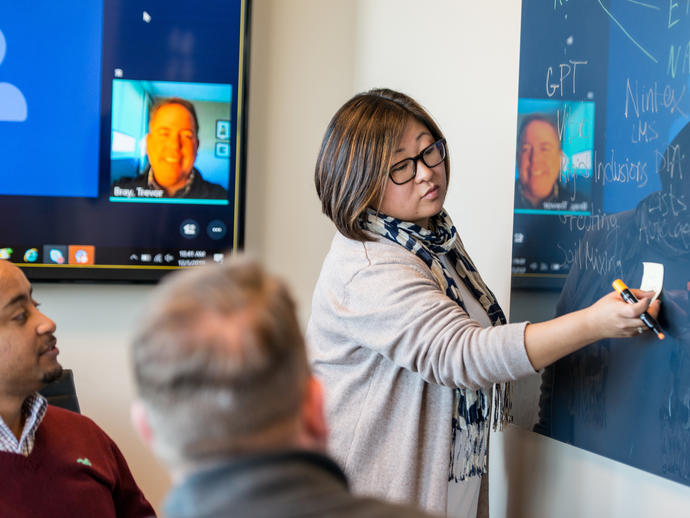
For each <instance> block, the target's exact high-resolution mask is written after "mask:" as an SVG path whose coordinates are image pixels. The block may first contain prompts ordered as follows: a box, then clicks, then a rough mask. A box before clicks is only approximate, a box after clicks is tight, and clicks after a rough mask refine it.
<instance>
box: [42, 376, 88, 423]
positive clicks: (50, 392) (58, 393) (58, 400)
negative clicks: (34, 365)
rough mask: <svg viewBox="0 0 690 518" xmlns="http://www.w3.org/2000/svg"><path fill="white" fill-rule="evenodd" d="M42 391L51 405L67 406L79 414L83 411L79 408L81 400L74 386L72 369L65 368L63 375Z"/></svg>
mask: <svg viewBox="0 0 690 518" xmlns="http://www.w3.org/2000/svg"><path fill="white" fill-rule="evenodd" d="M40 393H41V395H43V397H45V398H46V399H47V400H48V404H49V405H55V406H59V407H60V408H66V409H67V410H71V411H72V412H76V413H77V414H80V413H81V411H80V409H79V400H78V399H77V389H76V388H75V386H74V375H73V374H72V369H64V370H63V371H62V375H61V376H60V377H59V378H58V379H56V380H55V381H53V382H52V383H49V384H48V385H46V386H45V387H44V388H43V390H41V391H40Z"/></svg>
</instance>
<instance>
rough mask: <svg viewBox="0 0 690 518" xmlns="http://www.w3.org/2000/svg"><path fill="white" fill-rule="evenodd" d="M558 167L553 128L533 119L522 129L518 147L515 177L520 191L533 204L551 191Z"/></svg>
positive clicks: (559, 156) (555, 138)
mask: <svg viewBox="0 0 690 518" xmlns="http://www.w3.org/2000/svg"><path fill="white" fill-rule="evenodd" d="M560 170H561V145H560V143H559V141H558V135H557V134H556V130H555V129H554V128H553V126H551V124H549V123H548V122H546V121H541V120H535V121H532V122H530V123H529V124H528V125H527V127H526V128H525V129H524V132H523V134H522V139H521V142H520V149H519V150H518V176H519V180H520V184H521V185H522V193H523V195H524V196H525V198H527V199H528V200H529V201H530V202H531V203H532V204H533V205H537V204H538V203H539V202H540V201H542V200H544V199H545V198H547V197H548V196H549V195H550V194H551V192H552V191H553V186H554V184H555V183H556V180H558V175H559V173H560Z"/></svg>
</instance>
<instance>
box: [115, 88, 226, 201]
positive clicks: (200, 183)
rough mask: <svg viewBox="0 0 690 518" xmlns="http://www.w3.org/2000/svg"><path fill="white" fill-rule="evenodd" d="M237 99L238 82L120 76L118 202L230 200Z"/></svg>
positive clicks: (116, 147)
mask: <svg viewBox="0 0 690 518" xmlns="http://www.w3.org/2000/svg"><path fill="white" fill-rule="evenodd" d="M231 99H232V86H231V85H223V84H199V83H179V82H165V81H136V80H126V79H114V80H113V106H112V127H111V150H110V175H111V192H110V201H111V202H140V203H194V204H207V205H227V204H228V203H229V201H228V185H229V181H230V178H229V172H230V159H231V158H232V157H231V156H230V146H229V145H228V143H227V139H228V138H229V134H230V125H231V122H232V121H231V120H230V119H231V116H230V114H231ZM219 150H221V152H219Z"/></svg>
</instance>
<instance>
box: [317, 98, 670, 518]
mask: <svg viewBox="0 0 690 518" xmlns="http://www.w3.org/2000/svg"><path fill="white" fill-rule="evenodd" d="M343 157H344V158H343ZM449 171H450V170H449V160H448V153H447V148H446V141H445V138H444V136H443V134H442V133H441V130H440V129H439V128H438V126H437V125H436V123H435V122H434V121H433V119H432V118H431V117H430V116H429V115H428V114H427V113H426V111H424V109H423V108H422V107H421V106H419V104H417V103H416V102H415V101H414V100H412V99H411V98H410V97H408V96H406V95H404V94H401V93H398V92H395V91H392V90H387V89H381V90H372V91H370V92H366V93H363V94H359V95H356V96H355V97H353V98H352V99H350V100H349V101H348V102H346V103H345V105H343V106H342V107H341V108H340V109H339V110H338V112H336V114H335V115H334V116H333V118H332V119H331V122H330V123H329V125H328V127H327V129H326V133H325V136H324V139H323V142H322V145H321V150H320V152H319V156H318V159H317V163H316V171H315V184H316V191H317V193H318V196H319V198H320V200H321V203H322V208H323V211H324V213H325V214H326V215H327V216H328V217H329V218H331V220H332V221H333V222H334V223H335V226H336V228H337V230H338V232H337V233H336V235H335V237H334V238H333V242H332V244H331V248H330V250H329V252H328V255H327V256H326V258H325V260H324V263H323V266H322V270H321V274H320V276H319V279H318V281H317V284H316V288H315V291H314V297H313V299H312V315H311V318H310V320H309V325H308V327H307V344H308V345H309V352H310V359H311V363H312V367H313V369H314V373H315V374H316V376H317V377H319V378H320V379H321V380H322V381H323V382H324V384H325V386H326V387H327V388H328V393H327V397H326V415H327V418H328V420H329V423H330V425H331V440H330V449H331V452H332V453H333V454H334V455H335V457H336V459H337V460H339V461H340V462H341V463H343V465H344V467H345V472H346V473H347V474H348V476H349V477H350V478H351V480H352V481H353V488H354V490H355V492H357V493H360V494H367V495H373V496H380V497H384V498H386V499H389V500H393V501H397V502H408V503H415V504H418V505H421V506H422V507H423V508H424V509H426V510H430V511H433V512H437V513H446V512H447V513H448V515H449V516H463V517H468V518H469V517H474V516H477V514H478V510H480V516H487V514H486V512H487V510H488V509H487V506H488V500H484V499H483V498H482V499H480V492H481V490H482V489H485V488H486V484H482V482H483V481H485V480H486V473H487V468H488V466H487V461H486V452H487V438H488V433H489V421H490V420H491V416H492V404H491V385H492V384H493V383H502V382H506V381H509V380H513V379H517V378H519V377H521V376H526V375H529V374H533V373H534V372H535V371H536V370H539V369H541V368H542V367H544V366H546V365H548V364H550V363H552V362H554V361H556V360H557V359H559V358H561V357H563V356H565V355H566V354H569V353H570V352H572V351H575V350H577V349H579V348H581V347H584V346H585V345H586V344H588V343H590V342H593V341H595V340H598V339H600V338H602V337H619V336H621V337H622V336H632V335H634V334H636V333H637V329H638V327H640V326H641V325H642V321H641V320H640V319H639V318H638V316H639V315H640V314H641V313H642V312H643V311H644V310H645V309H646V308H647V306H648V305H649V300H650V299H649V296H650V294H648V293H647V294H646V298H644V299H643V300H641V301H640V302H639V303H638V304H637V305H629V304H626V303H625V302H623V300H622V299H621V298H620V296H619V295H618V294H617V293H616V292H614V291H611V293H609V294H608V295H606V296H604V297H602V298H601V299H599V300H598V301H597V302H595V303H594V304H593V305H591V306H589V307H587V308H585V309H583V310H581V311H578V312H574V313H570V314H567V315H564V316H562V317H560V318H558V319H554V320H550V321H547V322H542V323H537V324H531V323H528V322H523V323H519V324H506V320H505V317H504V315H503V312H502V311H501V308H500V307H499V305H498V303H497V302H496V299H495V297H494V295H493V293H492V292H491V290H489V288H488V287H487V286H486V284H484V281H483V280H482V278H481V276H480V275H479V273H478V272H477V270H476V268H475V266H474V264H473V263H472V261H471V260H470V258H469V256H468V254H467V252H466V251H465V249H464V247H463V244H462V241H461V240H460V237H459V236H458V233H457V230H456V228H455V227H454V225H453V222H452V221H451V219H450V216H449V215H448V214H447V213H446V212H445V210H444V209H443V203H444V200H445V197H446V189H447V185H448V178H449ZM477 216H478V218H479V219H481V217H482V216H486V217H485V218H484V220H482V221H480V222H479V223H478V224H482V225H484V226H485V227H487V232H489V233H490V231H491V228H490V227H491V223H490V221H491V219H492V218H491V215H481V214H480V215H477ZM657 309H658V307H657V306H656V304H655V306H654V307H653V308H652V312H654V311H655V310H657ZM497 388H498V389H500V390H497V392H496V393H497V394H498V396H499V398H498V404H496V403H494V406H495V408H494V410H493V416H494V418H493V419H494V424H497V421H499V420H500V418H501V416H503V415H505V413H506V412H507V409H509V408H510V405H509V393H507V392H506V391H505V390H503V387H497ZM484 496H487V494H486V493H484ZM480 501H481V502H484V503H483V504H482V505H481V507H480V505H479V502H480Z"/></svg>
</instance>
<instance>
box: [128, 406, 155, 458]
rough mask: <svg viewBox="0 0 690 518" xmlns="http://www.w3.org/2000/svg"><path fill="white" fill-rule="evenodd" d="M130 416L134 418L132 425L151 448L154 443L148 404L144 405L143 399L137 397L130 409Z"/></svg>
mask: <svg viewBox="0 0 690 518" xmlns="http://www.w3.org/2000/svg"><path fill="white" fill-rule="evenodd" d="M129 417H130V419H131V420H132V426H133V427H134V429H135V430H136V432H137V434H139V437H140V438H141V440H142V441H143V442H144V444H145V445H146V446H147V447H148V448H149V449H151V448H152V445H153V431H152V430H151V426H150V425H149V416H148V413H147V412H146V406H144V403H143V402H142V401H141V400H139V399H137V400H135V401H134V403H132V407H131V408H130V410H129Z"/></svg>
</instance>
